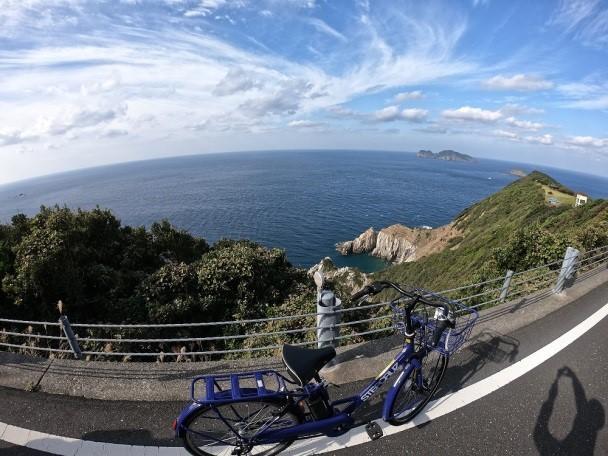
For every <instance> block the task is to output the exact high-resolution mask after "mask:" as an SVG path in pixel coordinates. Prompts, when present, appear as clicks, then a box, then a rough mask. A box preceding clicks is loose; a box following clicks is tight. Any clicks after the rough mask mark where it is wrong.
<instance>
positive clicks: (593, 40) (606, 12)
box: [548, 0, 608, 48]
mask: <svg viewBox="0 0 608 456" xmlns="http://www.w3.org/2000/svg"><path fill="white" fill-rule="evenodd" d="M548 23H549V25H553V26H556V27H560V28H562V29H563V31H564V32H565V33H566V34H570V35H571V36H573V37H574V39H576V40H578V41H580V42H581V43H583V44H584V45H586V46H589V47H595V48H601V47H605V46H608V7H606V3H605V2H602V1H600V0H560V3H559V5H558V7H557V9H556V10H555V12H554V13H553V15H552V16H551V18H550V19H549V22H548Z"/></svg>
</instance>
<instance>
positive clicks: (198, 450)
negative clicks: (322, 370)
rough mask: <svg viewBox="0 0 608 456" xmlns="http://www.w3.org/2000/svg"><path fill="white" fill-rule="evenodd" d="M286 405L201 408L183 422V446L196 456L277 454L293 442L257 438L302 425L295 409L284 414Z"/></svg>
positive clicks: (265, 403) (260, 402)
mask: <svg viewBox="0 0 608 456" xmlns="http://www.w3.org/2000/svg"><path fill="white" fill-rule="evenodd" d="M284 406H285V402H284V401H273V400H256V401H248V402H236V403H229V404H223V405H218V406H215V407H204V408H201V409H199V410H198V411H197V412H196V413H194V414H193V415H192V416H191V417H190V418H189V419H188V420H187V421H186V422H185V423H184V424H185V427H186V433H185V435H184V439H183V440H184V446H185V447H186V449H187V450H188V451H189V452H190V453H192V454H193V455H196V456H228V455H232V454H247V455H256V456H273V455H276V454H278V453H280V452H281V451H283V450H284V449H285V448H287V447H288V446H289V445H291V444H292V442H293V440H286V441H282V442H278V443H269V444H264V443H262V442H260V443H258V442H256V440H255V435H256V433H257V432H259V431H260V430H264V431H267V430H268V431H272V430H278V429H285V428H288V427H292V426H295V425H296V424H299V423H301V422H302V417H301V416H300V414H298V413H296V410H295V409H294V410H287V411H283V409H284Z"/></svg>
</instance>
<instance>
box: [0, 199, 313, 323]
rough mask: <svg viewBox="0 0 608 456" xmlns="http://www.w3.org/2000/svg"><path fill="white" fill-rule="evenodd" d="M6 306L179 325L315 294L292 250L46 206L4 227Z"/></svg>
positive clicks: (1, 257) (20, 311)
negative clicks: (290, 257) (211, 239)
mask: <svg viewBox="0 0 608 456" xmlns="http://www.w3.org/2000/svg"><path fill="white" fill-rule="evenodd" d="M0 280H1V288H0V306H1V308H2V314H3V315H10V316H13V317H18V318H23V319H36V320H43V319H51V320H54V319H56V318H57V316H58V311H57V308H56V305H57V302H58V301H59V300H61V301H62V303H63V305H64V311H66V313H67V314H68V315H69V316H70V318H71V319H72V320H73V321H77V322H80V323H89V322H96V323H97V322H109V323H125V322H127V323H128V322H137V323H142V322H154V323H175V322H195V321H217V320H226V319H230V320H232V319H240V318H261V317H264V316H266V315H267V314H268V313H269V312H270V310H269V309H271V308H273V307H275V306H280V305H281V304H282V303H283V301H285V300H286V299H287V298H288V297H289V296H291V295H293V294H294V293H300V292H308V291H309V290H310V288H309V284H308V282H307V279H306V276H305V274H304V272H303V271H302V270H299V269H296V268H294V267H292V266H291V265H290V264H289V262H288V261H287V259H286V257H285V253H284V252H283V251H281V250H278V249H271V250H269V249H266V248H264V247H262V246H260V245H258V244H255V243H253V242H250V241H228V240H223V241H220V242H218V243H217V244H215V245H214V246H213V247H210V246H209V245H208V244H207V242H206V241H205V240H204V239H201V238H198V237H195V236H192V235H191V234H189V233H187V232H185V231H183V230H179V229H176V228H175V227H173V226H171V224H170V223H169V222H167V221H161V222H159V223H154V224H153V225H152V226H151V227H150V229H146V228H144V227H130V226H123V225H122V224H121V222H120V221H119V220H118V219H117V218H116V217H115V216H114V215H113V214H112V213H111V212H110V211H109V210H104V209H100V208H97V209H93V210H91V211H83V210H76V211H73V210H70V209H68V208H62V207H53V208H47V207H42V208H41V210H40V212H39V213H38V214H37V215H35V216H34V217H31V218H29V217H26V216H24V215H22V214H20V215H16V216H15V217H13V219H12V222H11V223H10V224H7V225H0Z"/></svg>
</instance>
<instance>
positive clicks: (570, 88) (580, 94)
mask: <svg viewBox="0 0 608 456" xmlns="http://www.w3.org/2000/svg"><path fill="white" fill-rule="evenodd" d="M557 89H558V90H559V92H560V93H562V94H563V95H564V97H565V98H566V100H565V101H564V102H562V103H561V105H562V106H563V107H565V108H575V109H588V110H594V109H599V110H603V109H608V82H605V81H602V80H598V78H597V77H595V78H593V77H590V78H586V79H584V80H583V81H580V82H571V83H567V84H561V85H559V86H558V87H557Z"/></svg>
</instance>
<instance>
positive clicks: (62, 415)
mask: <svg viewBox="0 0 608 456" xmlns="http://www.w3.org/2000/svg"><path fill="white" fill-rule="evenodd" d="M607 302H608V284H606V285H603V286H601V287H598V288H596V289H595V290H593V291H592V292H591V293H589V294H588V295H586V296H584V297H583V298H581V299H579V300H578V301H576V302H574V303H572V304H570V305H568V306H565V307H563V308H562V309H560V310H558V311H557V312H554V313H552V314H550V315H548V316H547V317H545V318H543V319H541V320H537V321H535V322H534V323H532V324H530V325H529V326H527V327H524V328H521V329H520V330H518V331H515V332H513V333H511V334H498V333H494V332H491V331H490V332H487V333H484V334H481V335H480V336H479V337H478V338H477V339H476V341H475V344H473V345H472V346H470V347H469V348H468V349H467V350H463V352H462V353H460V354H459V355H458V356H457V357H456V358H455V359H453V360H451V365H450V368H449V369H448V373H447V375H446V378H445V379H444V382H443V384H442V387H441V390H440V392H439V395H440V396H441V395H442V394H447V393H450V392H453V391H456V390H458V389H460V388H462V387H463V386H466V385H470V384H473V383H475V382H476V381H478V380H481V379H483V378H485V377H487V376H489V375H491V374H493V373H495V372H497V371H499V370H501V369H503V368H504V367H506V366H508V365H510V364H512V363H513V362H515V361H517V360H520V359H522V358H524V357H526V356H528V355H529V354H531V353H533V352H534V351H536V350H538V349H539V348H541V347H543V346H544V345H546V344H547V343H549V342H551V341H553V340H554V339H556V338H557V337H559V336H560V335H562V334H563V333H564V332H566V331H568V330H569V329H570V328H572V327H574V326H575V325H577V324H578V323H580V322H581V321H582V320H584V319H585V318H587V317H588V316H589V315H591V314H592V313H593V312H595V311H596V310H598V309H599V308H600V307H602V306H603V305H604V304H606V303H607ZM607 335H608V318H606V319H604V320H602V321H601V322H600V323H599V324H598V325H596V326H595V327H594V328H592V329H591V330H590V331H589V332H587V333H586V334H585V335H583V336H582V337H581V338H579V339H577V340H576V341H574V342H573V343H572V344H571V345H569V346H568V347H567V348H566V349H564V350H563V351H561V352H559V353H558V354H557V355H556V356H554V357H553V358H551V359H549V360H548V361H546V362H544V363H543V364H541V365H540V366H538V367H537V368H535V369H533V370H532V371H530V372H529V373H527V374H525V375H523V376H522V377H520V378H518V379H516V380H515V381H513V382H511V383H509V384H508V385H506V386H505V387H503V388H501V389H498V390H497V391H495V392H493V393H491V394H489V395H487V396H485V397H483V398H482V399H480V400H478V401H476V402H473V403H472V404H469V405H467V406H465V407H463V408H460V409H458V410H456V411H454V412H452V413H449V414H447V415H445V416H443V417H441V418H438V419H436V420H434V421H432V422H429V423H427V424H425V425H423V426H420V427H418V428H414V429H408V430H406V431H404V432H401V433H398V434H395V435H392V436H387V437H384V438H382V439H380V440H378V441H375V442H370V443H365V444H362V445H358V446H355V447H351V448H348V449H344V450H340V451H337V452H334V453H333V454H336V455H342V454H344V455H346V454H347V453H348V454H349V456H351V455H359V454H360V455H364V454H365V455H369V454H371V455H374V454H378V455H380V454H383V455H393V454H399V455H408V454H417V455H443V454H448V453H454V454H471V455H489V454H491V455H502V454H505V455H507V454H508V455H513V454H518V455H520V454H531V455H534V454H540V455H554V454H563V455H570V454H572V455H593V454H596V455H606V454H608V430H607V429H606V425H605V421H606V413H607V410H608V387H607V386H606V384H607V383H608V344H607V343H606V342H607V338H608V336H607ZM362 383H363V382H357V383H355V384H349V385H345V386H342V387H341V388H340V389H339V390H335V391H332V393H333V394H335V395H336V396H346V395H349V394H352V393H353V392H355V391H357V390H358V389H359V388H360V387H361V386H362ZM380 400H381V396H378V398H377V400H376V401H374V402H372V404H371V406H370V407H369V408H368V409H367V410H363V411H362V413H360V414H359V415H358V420H359V421H360V422H366V421H368V420H369V419H373V418H377V417H378V408H379V406H380ZM183 405H184V404H183V403H180V402H133V401H99V400H88V399H82V398H75V397H66V396H57V395H50V394H44V393H27V392H23V391H20V390H12V389H8V388H0V421H2V422H5V423H10V424H13V425H15V426H21V427H24V428H27V429H33V430H37V431H41V432H47V433H51V434H57V435H63V436H68V437H76V438H81V439H85V440H94V441H103V442H112V443H128V444H132V445H160V446H174V445H175V446H177V445H179V442H176V441H174V440H173V438H172V431H171V429H170V424H171V421H172V420H173V418H174V417H175V416H176V414H177V413H178V412H179V410H180V409H181V407H182V406H183ZM13 454H14V455H22V454H23V455H32V456H34V455H41V454H43V453H40V452H36V451H31V450H28V449H25V448H21V447H15V446H12V445H10V444H7V443H6V442H2V441H0V455H2V456H5V455H13Z"/></svg>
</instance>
